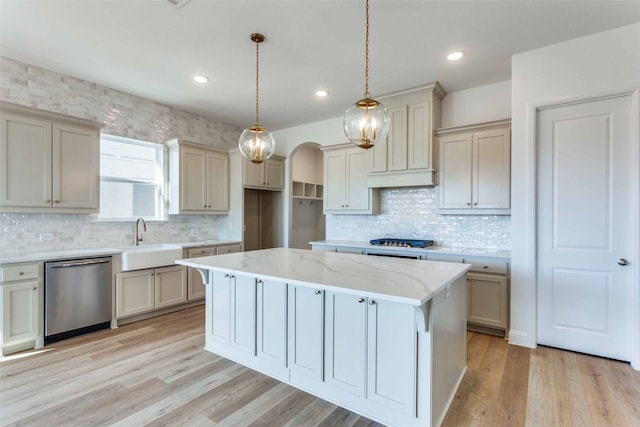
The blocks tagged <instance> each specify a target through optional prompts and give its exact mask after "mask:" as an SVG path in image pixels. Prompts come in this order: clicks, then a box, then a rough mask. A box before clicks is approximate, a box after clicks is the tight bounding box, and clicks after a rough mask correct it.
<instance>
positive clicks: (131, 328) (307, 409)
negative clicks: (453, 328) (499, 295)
mask: <svg viewBox="0 0 640 427" xmlns="http://www.w3.org/2000/svg"><path fill="white" fill-rule="evenodd" d="M203 335H204V310H203V307H202V306H199V307H194V308H190V309H187V310H183V311H181V312H177V313H172V314H168V315H165V316H161V317H157V318H154V319H149V320H145V321H142V322H137V323H133V324H129V325H125V326H122V327H120V328H119V329H117V330H105V331H100V332H96V333H93V334H90V335H85V336H83V337H78V338H75V339H71V340H66V341H63V342H60V343H56V344H52V345H50V346H48V347H47V348H46V349H45V350H44V351H39V352H33V351H30V352H23V353H18V354H17V355H12V356H9V357H5V358H3V359H0V425H2V426H17V425H24V426H65V425H68V426H103V425H117V426H126V427H132V426H142V425H151V426H195V427H200V426H234V427H236V426H278V427H279V426H305V427H311V426H378V425H379V424H377V423H374V422H372V421H370V420H368V419H366V418H363V417H360V416H358V415H356V414H353V413H351V412H349V411H346V410H344V409H341V408H339V407H336V406H335V405H332V404H330V403H327V402H325V401H323V400H320V399H317V398H314V397H313V396H310V395H309V394H307V393H304V392H301V391H298V390H296V389H294V388H293V387H290V386H287V385H284V384H282V383H279V382H278V381H276V380H273V379H271V378H268V377H266V376H264V375H261V374H258V373H256V372H254V371H251V370H250V369H247V368H244V367H242V366H240V365H237V364H235V363H232V362H230V361H228V360H226V359H223V358H221V357H218V356H216V355H214V354H211V353H209V352H207V351H204V350H203V349H202V348H203V346H204V336H203ZM468 360H469V362H468V366H469V368H468V371H467V374H466V376H465V378H464V380H463V382H462V384H461V386H460V389H459V391H458V393H457V395H456V398H455V400H454V402H453V404H452V406H451V408H450V410H449V413H448V414H447V418H446V419H445V421H444V424H443V425H444V426H448V427H449V426H491V427H493V426H525V425H526V426H535V427H538V426H545V427H546V426H562V427H565V426H576V427H577V426H580V427H582V426H594V427H604V426H637V425H640V373H639V372H636V371H634V370H633V369H631V367H630V366H629V364H626V363H621V362H615V361H611V360H606V359H601V358H597V357H591V356H585V355H582V354H576V353H571V352H566V351H561V350H556V349H551V348H545V347H539V348H538V349H536V350H530V349H526V348H522V347H516V346H510V345H508V344H507V343H506V342H505V341H504V340H503V339H500V338H497V337H491V336H488V335H483V334H474V333H469V334H468Z"/></svg>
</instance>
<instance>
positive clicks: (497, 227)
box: [326, 187, 511, 250]
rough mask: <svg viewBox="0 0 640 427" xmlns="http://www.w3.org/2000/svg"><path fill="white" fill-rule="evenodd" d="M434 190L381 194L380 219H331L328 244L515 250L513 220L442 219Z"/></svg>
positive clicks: (385, 191)
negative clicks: (389, 241)
mask: <svg viewBox="0 0 640 427" xmlns="http://www.w3.org/2000/svg"><path fill="white" fill-rule="evenodd" d="M436 197H437V192H436V189H435V188H433V187H430V188H429V187H419V188H417V187H416V188H396V189H382V190H380V214H379V215H327V218H326V230H327V236H326V238H327V240H356V241H368V240H371V239H375V238H379V237H396V238H404V239H431V240H435V241H436V243H437V244H438V245H440V246H450V247H464V248H477V249H487V250H510V249H511V217H510V216H504V215H439V214H437V213H436V203H437V200H436Z"/></svg>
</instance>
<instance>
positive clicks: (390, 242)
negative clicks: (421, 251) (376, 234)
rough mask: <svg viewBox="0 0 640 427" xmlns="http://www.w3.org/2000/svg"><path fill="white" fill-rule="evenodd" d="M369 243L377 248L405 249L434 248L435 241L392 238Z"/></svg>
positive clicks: (374, 240)
mask: <svg viewBox="0 0 640 427" xmlns="http://www.w3.org/2000/svg"><path fill="white" fill-rule="evenodd" d="M369 243H370V244H372V245H376V246H400V247H405V248H426V247H429V246H433V240H414V239H393V238H390V237H384V238H382V239H373V240H371V241H369Z"/></svg>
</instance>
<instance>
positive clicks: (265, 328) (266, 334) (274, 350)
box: [257, 280, 287, 367]
mask: <svg viewBox="0 0 640 427" xmlns="http://www.w3.org/2000/svg"><path fill="white" fill-rule="evenodd" d="M257 287H258V289H257V291H258V298H257V301H258V307H257V316H258V318H257V342H258V348H257V354H258V357H259V358H261V359H264V360H268V361H270V362H272V363H275V364H276V365H278V366H281V367H285V366H286V364H287V284H286V283H282V282H276V281H273V280H258V282H257Z"/></svg>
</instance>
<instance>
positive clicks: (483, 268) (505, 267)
mask: <svg viewBox="0 0 640 427" xmlns="http://www.w3.org/2000/svg"><path fill="white" fill-rule="evenodd" d="M464 262H465V264H471V268H470V269H469V271H473V272H476V273H493V274H508V273H509V263H508V262H506V261H476V260H473V259H465V260H464Z"/></svg>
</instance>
